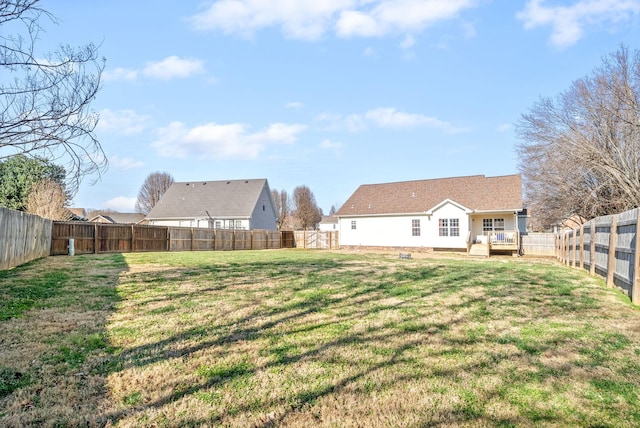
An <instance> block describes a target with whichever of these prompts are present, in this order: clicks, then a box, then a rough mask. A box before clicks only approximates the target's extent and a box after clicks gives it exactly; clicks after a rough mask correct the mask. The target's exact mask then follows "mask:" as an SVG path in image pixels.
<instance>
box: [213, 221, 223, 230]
mask: <svg viewBox="0 0 640 428" xmlns="http://www.w3.org/2000/svg"><path fill="white" fill-rule="evenodd" d="M215 227H216V229H220V228H221V227H222V225H221V224H220V220H216V226H215Z"/></svg>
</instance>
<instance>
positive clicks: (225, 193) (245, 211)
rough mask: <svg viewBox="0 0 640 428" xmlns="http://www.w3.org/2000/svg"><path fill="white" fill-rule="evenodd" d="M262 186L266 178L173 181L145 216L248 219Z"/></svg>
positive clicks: (148, 217)
mask: <svg viewBox="0 0 640 428" xmlns="http://www.w3.org/2000/svg"><path fill="white" fill-rule="evenodd" d="M264 186H268V184H267V180H266V179H253V180H220V181H189V182H175V183H173V184H172V185H171V187H169V189H167V191H166V192H165V193H164V195H162V198H160V201H159V202H158V203H157V204H156V206H155V207H153V209H152V210H151V211H150V212H149V214H148V215H147V219H160V218H194V217H209V216H211V217H215V218H221V217H227V218H229V217H247V218H248V217H251V214H252V212H253V210H254V208H255V206H256V204H257V203H258V198H259V197H260V193H261V192H262V189H263V188H264ZM207 213H208V214H207Z"/></svg>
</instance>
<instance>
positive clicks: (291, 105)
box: [285, 101, 304, 110]
mask: <svg viewBox="0 0 640 428" xmlns="http://www.w3.org/2000/svg"><path fill="white" fill-rule="evenodd" d="M303 106H304V105H303V104H302V103H301V102H299V101H292V102H290V103H287V104H285V107H286V108H289V109H295V110H297V109H301V108H302V107H303Z"/></svg>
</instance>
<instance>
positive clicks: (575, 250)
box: [571, 229, 578, 267]
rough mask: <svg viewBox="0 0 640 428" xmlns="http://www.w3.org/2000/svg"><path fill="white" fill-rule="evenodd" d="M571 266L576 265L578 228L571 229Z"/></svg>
mask: <svg viewBox="0 0 640 428" xmlns="http://www.w3.org/2000/svg"><path fill="white" fill-rule="evenodd" d="M571 266H572V267H577V266H578V230H577V229H573V260H572V261H571Z"/></svg>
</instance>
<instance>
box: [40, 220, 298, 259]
mask: <svg viewBox="0 0 640 428" xmlns="http://www.w3.org/2000/svg"><path fill="white" fill-rule="evenodd" d="M70 239H73V242H74V250H75V254H100V253H129V252H154V251H159V252H162V251H207V250H208V251H224V250H227V251H231V250H265V249H279V248H293V247H294V246H296V242H295V237H294V232H291V231H272V230H227V229H201V228H189V227H167V226H141V225H125V224H102V223H86V222H54V223H53V231H52V238H51V252H50V254H51V255H62V254H68V253H69V240H70Z"/></svg>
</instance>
